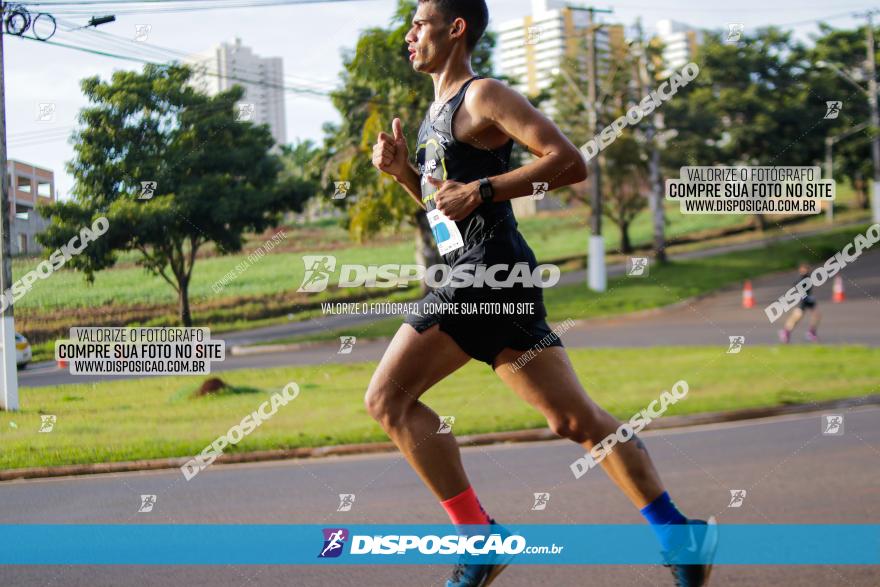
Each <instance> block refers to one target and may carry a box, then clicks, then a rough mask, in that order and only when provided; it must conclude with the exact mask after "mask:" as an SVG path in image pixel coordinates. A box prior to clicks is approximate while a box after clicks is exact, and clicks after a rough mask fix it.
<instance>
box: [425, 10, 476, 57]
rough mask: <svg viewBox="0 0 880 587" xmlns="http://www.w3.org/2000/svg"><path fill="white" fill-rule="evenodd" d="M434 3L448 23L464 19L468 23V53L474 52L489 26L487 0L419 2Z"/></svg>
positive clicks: (466, 39)
mask: <svg viewBox="0 0 880 587" xmlns="http://www.w3.org/2000/svg"><path fill="white" fill-rule="evenodd" d="M428 2H430V3H432V4H434V5H435V6H437V8H439V9H440V12H442V13H443V14H444V15H445V16H446V22H450V23H451V22H452V21H453V20H455V19H456V18H459V17H460V18H463V19H464V21H465V22H466V23H467V31H466V34H467V37H466V38H465V41H466V43H467V48H468V51H473V50H474V47H476V46H477V43H478V42H479V40H480V39H481V38H482V37H483V33H485V32H486V27H487V26H489V8H488V7H487V6H486V0H419V3H420V4H426V3H428Z"/></svg>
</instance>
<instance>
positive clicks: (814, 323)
mask: <svg viewBox="0 0 880 587" xmlns="http://www.w3.org/2000/svg"><path fill="white" fill-rule="evenodd" d="M798 273H800V275H799V276H798V278H797V281H796V282H795V283H796V284H797V283H800V282H801V280H803V279H804V278H805V277H808V276H809V275H810V264H809V263H807V262H805V261H804V262H802V263H801V264H800V266H799V267H798ZM807 311H810V312H811V315H810V329H809V330H807V334H805V335H804V337H805V338H806V339H807V340H809V341H810V342H817V341H818V340H819V336H818V334H817V330H818V328H819V320H820V319H821V317H822V316H821V314H820V313H819V310H818V309H816V298H814V297H813V286H812V284H811V285H810V287H809V288H808V289H807V291H806V292H804V297H803V298H801V302H800V303H799V304H798V306H797V308H795V309H794V310H792V312H791V316H789V317H788V320H787V321H786V322H785V327H783V329H782V330H780V331H779V340H780V341H782V342H783V343H784V344H788V343H789V342H790V341H791V332H792V331H793V330H794V328H795V326H797V325H798V322H800V321H801V318H803V317H804V314H805V313H806V312H807Z"/></svg>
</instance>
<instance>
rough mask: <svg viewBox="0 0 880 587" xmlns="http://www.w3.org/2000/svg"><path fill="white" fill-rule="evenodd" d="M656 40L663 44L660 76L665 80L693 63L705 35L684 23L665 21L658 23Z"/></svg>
mask: <svg viewBox="0 0 880 587" xmlns="http://www.w3.org/2000/svg"><path fill="white" fill-rule="evenodd" d="M655 40H656V41H658V42H660V43H662V44H663V69H662V71H661V73H660V76H661V77H664V78H665V77H669V76H670V75H671V74H672V72H673V71H674V70H677V69H681V68H682V67H684V66H685V65H687V64H688V63H689V62H691V61H693V59H694V58H695V57H696V55H697V50H698V48H699V46H700V45H701V44H702V43H703V35H702V33H700V31H698V30H696V29H694V28H692V27H690V26H688V25H686V24H684V23H681V22H676V21H674V20H669V19H664V20H660V21H657V36H656V38H655Z"/></svg>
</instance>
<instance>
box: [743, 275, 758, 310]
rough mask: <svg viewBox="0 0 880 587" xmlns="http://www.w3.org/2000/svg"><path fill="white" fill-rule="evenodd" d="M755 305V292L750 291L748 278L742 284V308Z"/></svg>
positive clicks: (750, 285)
mask: <svg viewBox="0 0 880 587" xmlns="http://www.w3.org/2000/svg"><path fill="white" fill-rule="evenodd" d="M754 307H755V294H754V293H753V292H752V282H751V281H749V280H748V279H747V280H746V284H745V285H744V286H743V308H754Z"/></svg>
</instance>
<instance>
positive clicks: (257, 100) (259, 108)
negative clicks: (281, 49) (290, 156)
mask: <svg viewBox="0 0 880 587" xmlns="http://www.w3.org/2000/svg"><path fill="white" fill-rule="evenodd" d="M187 61H188V62H189V63H190V65H192V66H194V68H195V70H196V73H195V75H194V76H193V81H192V83H193V86H194V87H196V88H198V89H199V90H201V91H202V92H205V93H206V94H208V95H209V96H214V95H216V94H218V93H220V92H223V91H225V90H228V89H230V88H231V87H232V86H234V85H240V86H242V87H243V88H244V90H245V94H244V97H243V98H242V99H241V101H240V102H239V105H240V106H239V107H240V108H241V109H242V110H241V112H242V116H245V117H246V118H244V119H245V120H250V121H252V122H254V123H255V124H268V125H269V129H270V130H271V132H272V136H273V137H274V138H275V142H276V143H277V144H278V145H284V144H287V122H286V119H285V114H284V73H283V65H282V59H281V57H259V56H257V55H254V52H253V51H252V50H251V49H250V48H249V47H245V46H244V45H242V44H241V39H239V38H238V37H236V38H235V40H234V42H233V43H226V42H224V43H220V44H219V45H217V46H216V47H214V48H212V49H209V50H207V51H204V52H202V53H197V54H195V55H192V56H191V57H190V58H189V59H188V60H187ZM251 105H252V106H251Z"/></svg>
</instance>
